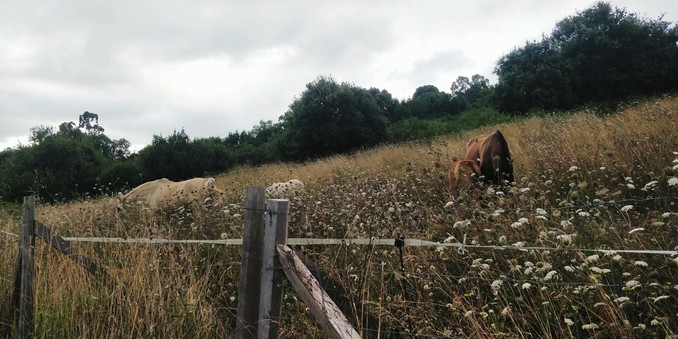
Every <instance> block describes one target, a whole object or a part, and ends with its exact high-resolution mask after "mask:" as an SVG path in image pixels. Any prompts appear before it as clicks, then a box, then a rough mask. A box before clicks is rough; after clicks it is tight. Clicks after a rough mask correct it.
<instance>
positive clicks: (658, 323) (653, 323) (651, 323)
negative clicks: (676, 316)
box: [650, 319, 662, 326]
mask: <svg viewBox="0 0 678 339" xmlns="http://www.w3.org/2000/svg"><path fill="white" fill-rule="evenodd" d="M661 324H662V322H661V321H659V320H657V319H652V321H650V325H652V326H659V325H661Z"/></svg>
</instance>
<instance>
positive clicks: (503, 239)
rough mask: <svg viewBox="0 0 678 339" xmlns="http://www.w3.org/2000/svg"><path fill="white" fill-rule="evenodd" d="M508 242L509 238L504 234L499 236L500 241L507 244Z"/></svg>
mask: <svg viewBox="0 0 678 339" xmlns="http://www.w3.org/2000/svg"><path fill="white" fill-rule="evenodd" d="M507 242H508V239H507V238H506V236H505V235H502V236H500V237H499V243H500V244H502V245H506V243H507Z"/></svg>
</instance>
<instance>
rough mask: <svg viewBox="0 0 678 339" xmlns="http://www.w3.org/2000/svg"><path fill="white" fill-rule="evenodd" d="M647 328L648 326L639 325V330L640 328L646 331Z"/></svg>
mask: <svg viewBox="0 0 678 339" xmlns="http://www.w3.org/2000/svg"><path fill="white" fill-rule="evenodd" d="M646 327H647V326H645V324H638V328H640V329H641V330H644V329H645V328H646Z"/></svg>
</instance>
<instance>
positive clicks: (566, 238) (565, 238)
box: [556, 234, 572, 245]
mask: <svg viewBox="0 0 678 339" xmlns="http://www.w3.org/2000/svg"><path fill="white" fill-rule="evenodd" d="M556 239H558V241H560V242H561V243H563V244H565V245H567V244H570V243H572V235H570V234H560V235H558V236H557V237H556Z"/></svg>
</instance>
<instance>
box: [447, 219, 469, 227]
mask: <svg viewBox="0 0 678 339" xmlns="http://www.w3.org/2000/svg"><path fill="white" fill-rule="evenodd" d="M470 225H471V220H468V219H466V220H461V221H457V222H455V223H454V226H452V228H460V227H468V226H470Z"/></svg>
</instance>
